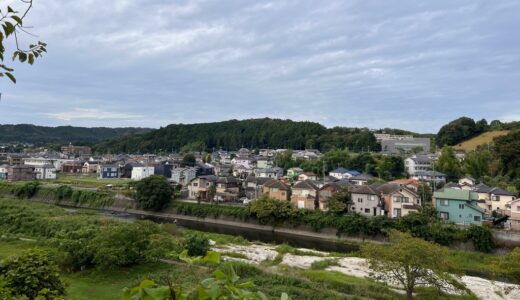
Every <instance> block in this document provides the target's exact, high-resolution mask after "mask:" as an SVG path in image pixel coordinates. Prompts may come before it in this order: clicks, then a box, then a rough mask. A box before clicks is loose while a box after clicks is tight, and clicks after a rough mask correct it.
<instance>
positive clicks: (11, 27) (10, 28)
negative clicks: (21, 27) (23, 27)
mask: <svg viewBox="0 0 520 300" xmlns="http://www.w3.org/2000/svg"><path fill="white" fill-rule="evenodd" d="M3 27H4V31H5V36H9V35H11V34H12V33H13V32H14V30H15V28H14V25H13V24H12V23H11V22H5V23H4V25H3Z"/></svg>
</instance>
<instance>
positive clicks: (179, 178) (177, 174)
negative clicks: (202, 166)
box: [171, 167, 197, 185]
mask: <svg viewBox="0 0 520 300" xmlns="http://www.w3.org/2000/svg"><path fill="white" fill-rule="evenodd" d="M195 177H197V169H195V168H193V167H192V168H173V169H172V178H171V179H172V181H173V182H175V183H177V184H180V185H187V184H188V183H189V182H190V181H192V180H193V179H194V178H195Z"/></svg>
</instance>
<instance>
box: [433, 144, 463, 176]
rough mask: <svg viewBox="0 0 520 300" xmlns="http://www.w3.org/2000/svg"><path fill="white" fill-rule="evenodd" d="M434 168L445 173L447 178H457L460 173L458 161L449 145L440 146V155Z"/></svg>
mask: <svg viewBox="0 0 520 300" xmlns="http://www.w3.org/2000/svg"><path fill="white" fill-rule="evenodd" d="M436 170H437V171H439V172H443V173H444V174H446V177H447V180H448V181H452V180H457V179H458V178H459V177H460V174H461V166H460V161H459V160H458V159H457V157H456V156H455V151H453V148H452V147H450V146H447V145H445V146H444V147H442V151H441V156H440V157H439V160H438V161H437V163H436Z"/></svg>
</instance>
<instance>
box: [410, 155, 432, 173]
mask: <svg viewBox="0 0 520 300" xmlns="http://www.w3.org/2000/svg"><path fill="white" fill-rule="evenodd" d="M436 159H437V155H434V154H430V153H418V154H415V155H413V156H412V157H408V158H406V159H405V160H404V167H405V169H406V172H407V173H408V175H410V176H414V175H415V174H416V173H417V172H423V171H431V170H432V164H433V162H434V161H435V160H436Z"/></svg>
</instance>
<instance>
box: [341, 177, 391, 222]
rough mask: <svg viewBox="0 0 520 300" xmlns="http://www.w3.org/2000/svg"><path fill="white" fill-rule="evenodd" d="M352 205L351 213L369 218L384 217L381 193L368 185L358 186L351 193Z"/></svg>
mask: <svg viewBox="0 0 520 300" xmlns="http://www.w3.org/2000/svg"><path fill="white" fill-rule="evenodd" d="M351 199H352V204H351V206H350V208H349V210H350V211H352V212H356V213H359V214H361V215H364V216H367V217H375V216H382V215H384V212H385V211H384V205H383V202H382V201H381V199H380V198H379V192H378V191H377V190H375V189H373V188H371V187H370V186H368V185H357V186H354V187H353V188H352V191H351Z"/></svg>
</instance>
